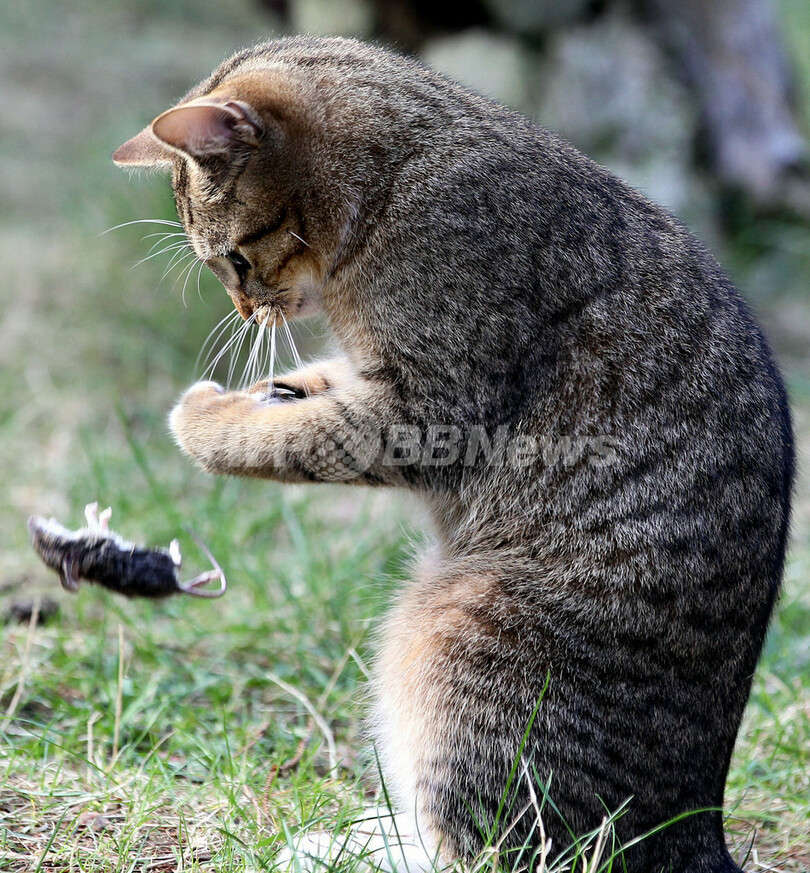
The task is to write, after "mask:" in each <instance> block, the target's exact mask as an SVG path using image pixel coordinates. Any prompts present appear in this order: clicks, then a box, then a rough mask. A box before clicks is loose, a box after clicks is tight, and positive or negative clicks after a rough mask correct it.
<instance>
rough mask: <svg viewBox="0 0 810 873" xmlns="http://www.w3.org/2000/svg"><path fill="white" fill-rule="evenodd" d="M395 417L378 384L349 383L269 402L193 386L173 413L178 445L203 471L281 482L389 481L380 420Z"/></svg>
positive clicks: (392, 470) (210, 385)
mask: <svg viewBox="0 0 810 873" xmlns="http://www.w3.org/2000/svg"><path fill="white" fill-rule="evenodd" d="M391 420H396V412H395V410H394V403H393V401H392V400H391V398H390V396H389V393H388V391H387V389H386V388H385V386H383V385H381V384H380V383H376V382H371V381H366V380H362V379H354V380H353V381H352V382H351V383H350V384H349V385H348V386H346V387H344V388H342V389H338V390H335V391H323V392H321V393H318V394H313V395H312V396H309V397H306V398H303V399H300V400H292V401H289V402H282V403H268V402H265V401H264V400H263V399H262V395H261V394H260V393H259V392H255V391H248V392H242V391H234V392H226V391H224V390H223V389H222V388H221V387H220V386H219V385H217V384H216V383H214V382H200V383H198V384H196V385H194V386H192V387H191V388H190V389H189V390H188V391H187V392H186V393H185V394H184V395H183V397H182V398H181V400H180V402H179V403H178V405H177V406H176V407H175V408H174V410H173V411H172V414H171V417H170V426H171V429H172V432H173V434H174V436H175V438H176V440H177V442H178V443H179V445H180V447H181V448H182V449H183V451H185V452H186V453H187V454H189V455H191V457H193V458H194V459H195V460H196V461H198V462H199V463H200V465H201V466H202V467H203V468H204V469H205V470H207V471H208V472H210V473H216V474H230V475H235V476H251V477H258V478H266V479H279V480H281V481H285V482H365V483H366V484H378V485H384V484H394V483H395V482H396V481H397V475H398V474H399V472H400V468H398V467H392V466H390V465H386V463H385V456H384V452H383V439H382V438H383V422H389V421H391Z"/></svg>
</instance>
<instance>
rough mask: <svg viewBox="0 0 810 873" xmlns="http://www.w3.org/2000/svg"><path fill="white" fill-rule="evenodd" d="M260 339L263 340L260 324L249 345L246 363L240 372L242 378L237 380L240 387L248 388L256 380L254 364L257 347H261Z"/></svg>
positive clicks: (255, 363) (256, 360)
mask: <svg viewBox="0 0 810 873" xmlns="http://www.w3.org/2000/svg"><path fill="white" fill-rule="evenodd" d="M262 340H264V325H261V324H260V325H258V330H257V331H256V338H255V339H254V340H253V343H252V345H251V347H250V354H249V355H248V359H247V363H246V364H245V369H244V372H243V373H242V379H241V381H240V382H239V388H240V389H245V388H248V387H249V386H250V385H252V384H253V383H254V382H255V381H256V379H255V375H256V365H257V362H258V359H259V349H260V348H261V345H262Z"/></svg>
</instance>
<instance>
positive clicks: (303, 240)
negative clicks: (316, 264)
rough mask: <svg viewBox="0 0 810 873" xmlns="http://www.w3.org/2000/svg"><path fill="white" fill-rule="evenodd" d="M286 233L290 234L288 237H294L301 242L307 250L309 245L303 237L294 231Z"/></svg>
mask: <svg viewBox="0 0 810 873" xmlns="http://www.w3.org/2000/svg"><path fill="white" fill-rule="evenodd" d="M287 233H288V234H290V236H294V237H295V238H296V239H297V240H298V241H299V242H302V243H303V244H304V245H305V246H306V247H307V248H309V243H308V242H307V241H306V240H305V239H304V238H303V237H300V236H298V234H297V233H295V231H292V230H288V231H287Z"/></svg>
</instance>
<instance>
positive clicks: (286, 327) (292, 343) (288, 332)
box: [281, 312, 310, 397]
mask: <svg viewBox="0 0 810 873" xmlns="http://www.w3.org/2000/svg"><path fill="white" fill-rule="evenodd" d="M281 320H282V321H283V322H284V335H285V336H286V338H287V344H288V345H289V347H290V354H292V358H293V363H294V364H295V368H296V370H303V369H304V362H303V361H302V360H301V355H299V354H298V349H297V348H296V345H295V340H294V339H293V335H292V331H291V330H290V324H289V322H288V321H287V319H286V318H285V317H284V313H283V312H282V313H281ZM302 385H303V386H304V394H306V395H307V397H309V395H310V391H309V385H308V384H307V381H306V379H303V380H302Z"/></svg>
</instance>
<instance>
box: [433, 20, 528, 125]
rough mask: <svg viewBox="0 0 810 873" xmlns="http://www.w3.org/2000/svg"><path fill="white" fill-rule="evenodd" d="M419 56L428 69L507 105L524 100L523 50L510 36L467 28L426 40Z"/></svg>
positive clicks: (525, 74) (524, 58) (521, 102)
mask: <svg viewBox="0 0 810 873" xmlns="http://www.w3.org/2000/svg"><path fill="white" fill-rule="evenodd" d="M422 59H423V60H424V62H425V63H426V64H427V65H428V66H429V67H431V68H432V69H434V70H438V71H439V72H441V73H445V74H447V75H448V76H450V77H451V78H453V79H457V80H458V81H459V82H463V83H464V84H465V85H467V86H468V87H469V88H472V89H473V91H477V92H478V93H479V94H484V95H485V96H487V97H493V98H494V99H496V100H498V101H500V102H501V103H505V104H506V105H507V106H513V107H516V108H521V107H522V106H523V105H524V104H525V102H526V78H527V74H528V73H529V68H528V64H527V57H526V50H525V49H524V48H523V47H522V45H521V43H520V41H519V40H517V39H515V38H513V37H510V36H506V35H505V34H497V33H492V32H490V31H486V30H483V29H479V28H471V29H469V30H465V31H462V32H461V33H458V34H454V35H452V36H445V37H440V38H437V39H433V40H430V41H428V42H427V43H425V45H424V47H423V49H422Z"/></svg>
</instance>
